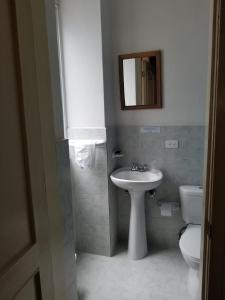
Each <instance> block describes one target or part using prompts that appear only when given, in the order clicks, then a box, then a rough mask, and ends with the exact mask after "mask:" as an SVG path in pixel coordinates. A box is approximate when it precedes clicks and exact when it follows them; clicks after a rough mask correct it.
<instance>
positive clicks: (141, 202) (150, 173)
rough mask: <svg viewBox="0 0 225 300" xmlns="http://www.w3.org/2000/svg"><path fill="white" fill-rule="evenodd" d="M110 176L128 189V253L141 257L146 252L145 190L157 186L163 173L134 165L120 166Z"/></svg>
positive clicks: (133, 256) (117, 183)
mask: <svg viewBox="0 0 225 300" xmlns="http://www.w3.org/2000/svg"><path fill="white" fill-rule="evenodd" d="M133 168H134V169H133ZM136 169H137V170H136ZM138 169H139V170H138ZM140 170H142V171H140ZM110 178H111V180H112V182H113V183H114V184H115V185H116V186H117V187H119V188H121V189H124V190H128V191H129V194H130V197H131V212H130V228H129V242H128V255H129V257H130V258H131V259H134V260H137V259H141V258H143V257H144V256H145V255H146V254H147V252H148V248H147V237H146V224H145V192H146V191H150V190H154V189H156V188H157V187H159V185H160V184H161V182H162V179H163V174H162V172H161V171H159V170H155V169H152V170H148V169H145V167H144V166H142V167H140V166H139V167H138V166H134V167H132V168H120V169H118V170H116V171H114V172H113V173H112V174H111V176H110Z"/></svg>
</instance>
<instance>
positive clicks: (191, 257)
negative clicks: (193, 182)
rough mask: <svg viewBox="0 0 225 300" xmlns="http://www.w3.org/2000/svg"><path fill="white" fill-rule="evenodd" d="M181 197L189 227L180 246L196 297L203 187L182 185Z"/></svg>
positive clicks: (183, 211)
mask: <svg viewBox="0 0 225 300" xmlns="http://www.w3.org/2000/svg"><path fill="white" fill-rule="evenodd" d="M180 199H181V212H182V217H183V220H184V221H185V223H186V224H187V227H186V229H185V230H184V232H183V233H182V235H181V238H180V243H179V246H180V250H181V252H182V255H183V257H184V260H185V261H186V263H187V265H188V266H189V277H188V282H187V284H188V290H189V292H190V294H191V295H192V296H193V298H194V297H195V296H196V294H197V293H198V288H199V280H198V271H199V265H200V251H201V223H202V201H203V189H202V187H199V186H180Z"/></svg>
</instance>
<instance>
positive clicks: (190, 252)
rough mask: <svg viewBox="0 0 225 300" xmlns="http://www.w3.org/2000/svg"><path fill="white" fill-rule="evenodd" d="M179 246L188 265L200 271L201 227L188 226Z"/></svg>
mask: <svg viewBox="0 0 225 300" xmlns="http://www.w3.org/2000/svg"><path fill="white" fill-rule="evenodd" d="M179 246H180V250H181V253H182V255H183V257H184V260H185V261H186V263H187V265H188V266H189V267H190V268H192V269H194V270H199V265H200V248H201V225H191V224H190V225H188V226H187V229H186V230H185V232H184V233H183V234H182V236H181V239H180V242H179Z"/></svg>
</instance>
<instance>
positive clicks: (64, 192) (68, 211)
mask: <svg viewBox="0 0 225 300" xmlns="http://www.w3.org/2000/svg"><path fill="white" fill-rule="evenodd" d="M56 150H57V160H58V174H59V188H60V199H61V208H62V209H61V212H62V218H63V224H64V228H63V229H64V231H63V237H64V249H63V250H64V253H63V255H64V265H65V274H66V277H65V281H66V292H67V295H66V296H67V297H66V299H65V300H72V299H73V300H75V299H77V298H76V296H77V295H76V276H75V270H76V267H75V256H74V252H75V245H74V244H75V242H74V231H73V212H72V194H71V177H70V162H69V146H68V141H67V140H59V141H57V142H56Z"/></svg>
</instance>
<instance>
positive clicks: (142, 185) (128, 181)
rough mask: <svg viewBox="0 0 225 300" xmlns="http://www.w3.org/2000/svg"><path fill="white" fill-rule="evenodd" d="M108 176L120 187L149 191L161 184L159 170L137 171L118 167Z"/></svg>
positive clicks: (161, 177) (161, 175)
mask: <svg viewBox="0 0 225 300" xmlns="http://www.w3.org/2000/svg"><path fill="white" fill-rule="evenodd" d="M110 177H111V180H112V182H113V183H114V184H115V185H116V186H118V187H119V188H121V189H124V190H133V191H150V190H154V189H156V188H157V187H158V186H159V185H160V184H161V182H162V179H163V174H162V172H161V171H159V170H148V171H145V172H139V171H131V170H130V168H120V169H118V170H116V171H114V172H113V173H112V174H111V176H110Z"/></svg>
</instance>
